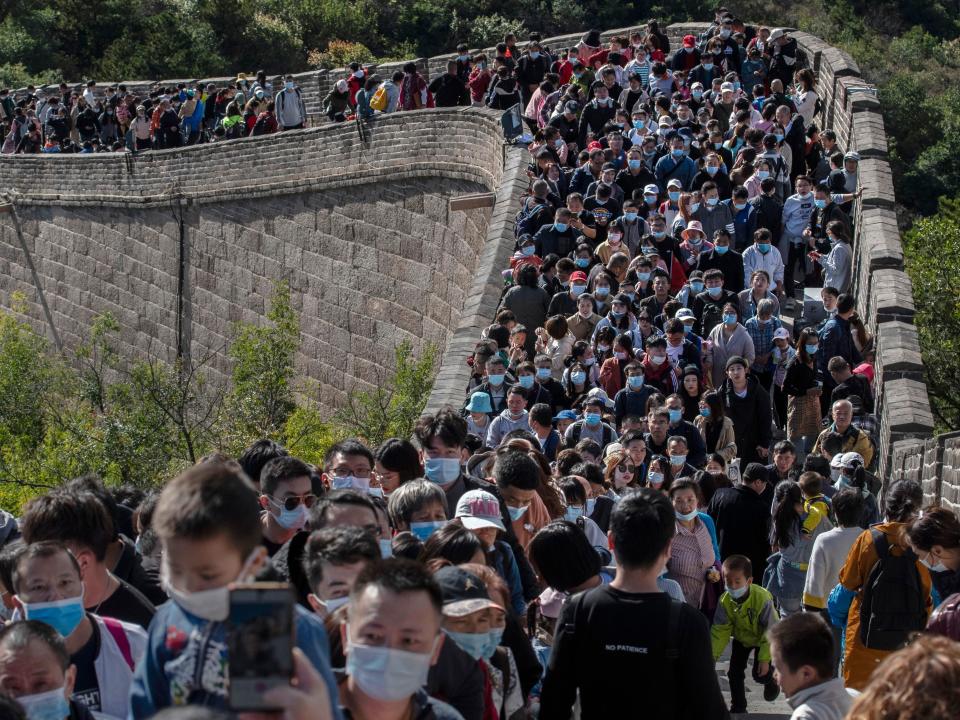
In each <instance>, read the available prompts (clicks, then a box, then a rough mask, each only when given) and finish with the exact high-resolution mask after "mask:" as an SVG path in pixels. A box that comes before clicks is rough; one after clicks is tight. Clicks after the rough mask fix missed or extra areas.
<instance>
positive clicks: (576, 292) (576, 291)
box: [570, 285, 587, 297]
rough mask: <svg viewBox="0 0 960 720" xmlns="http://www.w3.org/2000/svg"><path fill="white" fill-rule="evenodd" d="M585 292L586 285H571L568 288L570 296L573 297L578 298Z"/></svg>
mask: <svg viewBox="0 0 960 720" xmlns="http://www.w3.org/2000/svg"><path fill="white" fill-rule="evenodd" d="M586 291H587V286H586V285H571V286H570V292H571V294H573V296H574V297H580V296H581V295H583V293H585V292H586Z"/></svg>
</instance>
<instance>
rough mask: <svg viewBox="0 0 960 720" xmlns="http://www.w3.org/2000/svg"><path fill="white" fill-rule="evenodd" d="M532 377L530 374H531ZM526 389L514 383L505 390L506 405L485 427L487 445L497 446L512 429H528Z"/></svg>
mask: <svg viewBox="0 0 960 720" xmlns="http://www.w3.org/2000/svg"><path fill="white" fill-rule="evenodd" d="M531 377H532V376H531ZM526 403H527V391H526V390H525V389H524V388H523V387H521V386H520V385H514V386H513V387H511V388H510V390H509V391H508V392H507V407H506V409H505V410H504V411H503V412H502V413H500V414H499V415H498V416H497V417H495V418H494V419H493V421H492V422H491V423H490V427H489V428H488V429H487V437H486V445H487V447H491V448H497V447H499V446H500V441H501V440H502V439H503V436H504V435H506V434H507V433H509V432H512V431H513V430H516V429H518V428H522V429H524V430H529V429H530V424H529V422H528V421H527V409H526Z"/></svg>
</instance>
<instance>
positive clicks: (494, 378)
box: [487, 373, 506, 387]
mask: <svg viewBox="0 0 960 720" xmlns="http://www.w3.org/2000/svg"><path fill="white" fill-rule="evenodd" d="M505 377H506V375H504V374H503V373H494V374H493V375H487V380H489V381H490V384H491V385H493V386H494V387H500V386H501V385H503V379H504V378H505Z"/></svg>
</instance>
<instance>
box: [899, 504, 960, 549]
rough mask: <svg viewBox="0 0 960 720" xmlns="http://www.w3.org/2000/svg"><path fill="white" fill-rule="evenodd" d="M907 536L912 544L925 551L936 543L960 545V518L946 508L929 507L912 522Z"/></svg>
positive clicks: (945, 545) (948, 545)
mask: <svg viewBox="0 0 960 720" xmlns="http://www.w3.org/2000/svg"><path fill="white" fill-rule="evenodd" d="M907 537H908V538H909V539H910V544H911V545H913V546H914V547H915V548H918V549H920V550H923V551H928V550H930V548H932V547H933V546H934V545H942V546H943V547H945V548H956V547H960V520H957V516H956V515H954V514H953V513H952V512H951V511H950V510H947V509H946V508H942V507H934V508H927V509H926V510H924V511H923V514H922V515H921V516H920V517H918V518H917V519H916V520H914V521H913V522H912V523H910V525H909V527H908V528H907Z"/></svg>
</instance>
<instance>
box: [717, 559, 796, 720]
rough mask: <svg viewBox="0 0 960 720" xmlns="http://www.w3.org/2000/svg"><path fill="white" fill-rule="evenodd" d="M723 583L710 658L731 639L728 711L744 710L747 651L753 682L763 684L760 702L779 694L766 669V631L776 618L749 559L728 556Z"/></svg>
mask: <svg viewBox="0 0 960 720" xmlns="http://www.w3.org/2000/svg"><path fill="white" fill-rule="evenodd" d="M723 583H724V586H725V587H726V591H725V592H724V593H723V595H721V596H720V604H719V606H718V607H717V613H716V615H714V618H713V627H712V628H711V630H710V634H711V635H712V637H713V658H714V660H717V659H719V657H720V654H721V653H722V652H723V649H724V648H725V647H726V646H727V641H728V640H730V638H733V648H732V649H731V652H730V669H729V670H727V678H728V679H729V681H730V712H731V713H745V712H746V711H747V695H746V690H745V688H744V671H745V670H746V667H747V661H748V660H749V658H750V653H751V651H753V652H754V660H753V679H754V680H756V681H757V682H758V683H760V684H762V685H763V699H764V700H766V701H768V702H772V701H773V700H775V699H776V698H777V695H779V694H780V687H779V686H778V685H777V681H776V680H774V677H773V668H771V667H770V643H769V641H768V640H767V636H766V632H767V630H768V629H770V628H771V627H772V626H773V625H774V624H775V623H776V622H777V621H778V620H779V619H780V616H779V615H778V614H777V610H776V608H775V607H774V605H773V596H772V595H771V594H770V593H769V592H768V591H766V590H764V589H763V588H762V587H760V586H759V585H754V584H753V567H752V566H751V564H750V560H749V558H747V557H745V556H743V555H731V556H730V557H728V558H727V559H726V560H724V561H723Z"/></svg>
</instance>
